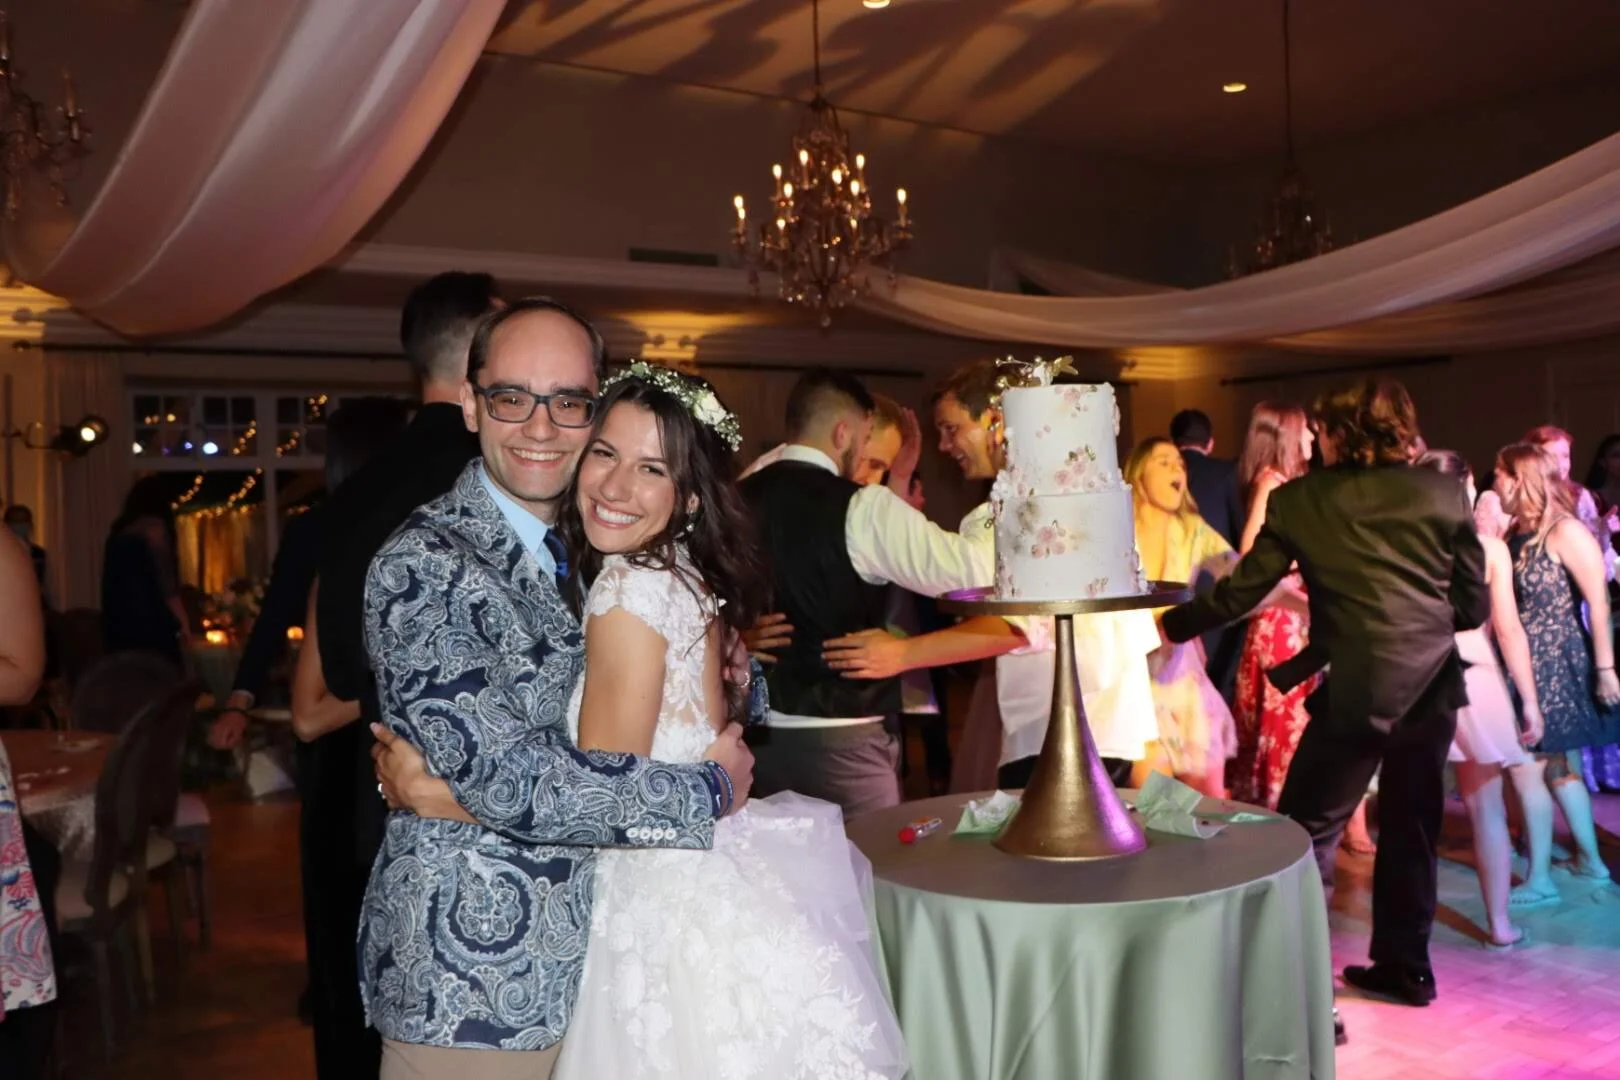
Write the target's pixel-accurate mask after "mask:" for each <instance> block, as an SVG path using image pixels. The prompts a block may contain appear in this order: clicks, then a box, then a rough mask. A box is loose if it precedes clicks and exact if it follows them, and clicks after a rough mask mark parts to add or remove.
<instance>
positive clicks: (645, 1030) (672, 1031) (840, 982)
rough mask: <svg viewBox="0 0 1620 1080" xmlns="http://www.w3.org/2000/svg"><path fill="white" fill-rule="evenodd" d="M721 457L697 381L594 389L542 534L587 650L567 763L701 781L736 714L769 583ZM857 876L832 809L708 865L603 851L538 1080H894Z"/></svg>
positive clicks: (673, 379) (731, 838) (748, 831)
mask: <svg viewBox="0 0 1620 1080" xmlns="http://www.w3.org/2000/svg"><path fill="white" fill-rule="evenodd" d="M740 441H741V439H740V434H739V431H738V427H737V420H736V417H734V416H733V415H732V414H731V413H729V412H727V411H726V409H725V408H724V406H722V405H721V404H720V402H719V399H718V398H717V397H716V396H715V394H714V391H713V390H712V389H711V388H710V387H709V384H708V383H707V382H706V381H704V380H702V379H698V378H694V377H689V376H685V375H682V374H680V373H678V372H676V371H674V370H672V369H670V368H665V367H660V366H657V365H653V364H646V363H642V362H637V363H635V364H633V365H631V367H630V369H629V372H628V373H626V374H624V375H621V376H619V377H617V378H616V379H610V380H609V381H608V383H607V384H606V385H605V386H604V393H603V396H602V399H601V402H600V404H599V405H598V407H597V412H596V423H595V427H594V430H593V432H592V436H591V440H590V442H589V443H588V444H587V445H586V449H585V453H584V456H583V457H582V459H581V461H580V466H579V471H578V473H577V475H576V476H575V479H574V484H573V488H572V489H571V490H570V492H569V494H568V496H567V497H565V499H564V500H563V507H562V509H561V513H560V515H559V521H558V522H557V528H558V529H559V530H560V532H561V534H562V536H563V538H564V539H565V540H566V541H567V545H568V550H569V554H570V560H569V565H570V577H569V580H568V582H567V584H566V587H565V595H570V596H572V597H574V598H575V600H576V602H577V603H578V608H577V611H576V614H578V616H579V618H580V619H581V621H582V623H583V628H584V631H585V674H584V676H583V678H582V679H581V680H580V682H579V683H578V684H577V685H576V686H575V688H574V691H573V696H572V700H571V702H570V705H569V710H568V722H569V732H570V734H571V735H572V736H573V738H574V740H575V741H576V742H577V743H578V745H579V746H580V747H581V748H582V749H587V750H606V751H615V752H622V753H631V754H639V755H643V756H650V757H652V758H656V759H660V760H663V761H669V762H694V761H699V760H702V758H703V755H704V751H705V750H706V749H707V747H708V746H709V744H710V743H711V742H712V741H713V740H714V738H715V736H716V735H717V734H718V733H719V731H720V730H721V729H723V728H724V727H725V726H726V724H727V723H729V722H730V721H731V720H732V719H741V718H742V716H743V715H744V713H745V712H746V710H747V705H748V701H747V696H748V695H747V693H746V690H745V688H744V687H741V686H738V685H736V684H733V683H729V682H728V681H727V679H726V676H725V664H724V659H725V654H726V650H725V648H724V639H725V635H726V633H727V631H728V629H735V630H741V629H743V628H746V627H747V626H749V625H751V624H752V622H753V619H754V618H755V616H756V615H757V614H758V613H759V612H760V611H762V610H764V604H765V602H766V600H767V597H766V595H765V593H766V589H767V584H766V582H767V578H766V576H765V572H764V568H763V565H762V562H761V558H760V555H759V552H758V549H757V547H756V545H755V543H754V541H753V539H752V537H753V535H754V530H753V526H752V522H751V521H750V519H749V516H748V511H747V509H746V507H745V506H744V504H743V503H742V501H741V498H740V497H739V496H738V494H737V491H736V488H735V486H734V482H733V479H732V478H733V475H734V471H735V465H734V463H733V460H732V455H733V453H734V452H735V450H736V448H737V446H738V445H739V443H740ZM587 584H588V589H587V588H586V586H587ZM857 862H859V863H860V865H861V866H862V868H863V872H864V867H865V863H864V860H862V859H861V856H860V855H859V853H858V852H856V851H855V849H854V848H853V846H852V845H851V844H850V843H849V841H848V840H847V839H846V838H845V836H844V828H843V819H842V814H841V812H840V810H839V808H838V807H836V806H834V805H832V804H830V803H825V802H821V801H818V800H814V799H808V798H805V797H803V796H799V795H794V794H791V793H784V794H780V795H775V796H772V797H771V798H769V799H765V800H756V801H752V802H749V803H747V804H746V805H745V806H744V807H743V808H742V809H741V810H740V811H739V812H737V813H734V814H732V815H730V816H728V817H725V818H723V819H721V820H720V821H719V822H717V823H716V826H715V834H714V846H713V848H712V849H711V850H708V851H691V850H673V849H671V850H662V849H651V848H647V849H618V850H603V851H601V852H600V853H599V854H598V856H597V861H596V867H597V869H596V878H595V884H594V892H595V898H594V902H593V907H592V915H591V929H590V941H589V946H588V948H587V951H586V959H585V970H584V976H583V978H582V980H581V984H580V989H579V996H578V999H577V1002H576V1004H575V1008H574V1010H573V1018H572V1020H571V1022H570V1023H569V1027H568V1031H567V1034H566V1035H565V1036H564V1039H563V1044H562V1051H561V1056H560V1058H559V1061H558V1064H557V1071H556V1073H555V1075H556V1076H557V1077H560V1078H562V1080H585V1078H591V1080H595V1078H598V1077H614V1078H616V1080H621V1078H622V1080H631V1078H636V1077H670V1078H682V1080H684V1078H691V1080H700V1078H701V1080H708V1078H711V1077H727V1078H738V1080H740V1078H759V1080H767V1078H768V1080H792V1078H801V1080H812V1078H814V1080H888V1078H895V1080H898V1078H899V1077H902V1076H903V1075H904V1074H905V1072H906V1070H907V1060H906V1054H905V1049H904V1044H903V1042H902V1040H901V1036H900V1031H899V1026H898V1024H897V1022H896V1020H895V1018H894V1015H893V1013H892V1012H891V1011H890V1009H889V1006H888V1003H887V1001H886V999H885V997H884V994H883V990H882V987H881V985H880V983H879V981H878V976H877V972H876V969H875V967H874V952H875V950H874V949H873V943H872V942H870V940H869V938H870V931H869V929H868V923H867V917H866V907H865V903H864V899H863V897H864V883H863V882H862V881H860V880H858V879H857V874H856V864H857Z"/></svg>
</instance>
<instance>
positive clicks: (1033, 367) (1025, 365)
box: [996, 356, 1080, 404]
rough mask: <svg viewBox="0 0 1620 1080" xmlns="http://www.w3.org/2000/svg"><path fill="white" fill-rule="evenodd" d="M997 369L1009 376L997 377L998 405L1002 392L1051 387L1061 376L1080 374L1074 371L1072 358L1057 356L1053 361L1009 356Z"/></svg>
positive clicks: (998, 362) (1002, 360)
mask: <svg viewBox="0 0 1620 1080" xmlns="http://www.w3.org/2000/svg"><path fill="white" fill-rule="evenodd" d="M996 367H998V368H1005V369H1007V371H1008V374H1005V375H998V376H997V377H996V391H997V394H996V398H997V404H1000V397H1001V394H1000V391H1002V390H1008V389H1012V388H1013V387H1027V386H1051V385H1052V384H1053V383H1055V382H1057V379H1058V376H1059V375H1075V376H1078V375H1079V374H1080V373H1079V372H1078V371H1076V370H1075V369H1074V357H1072V356H1057V357H1053V358H1052V359H1051V360H1043V359H1041V358H1040V357H1039V356H1037V357H1036V358H1035V359H1034V360H1020V359H1018V358H1017V357H1015V356H1008V357H1005V358H1002V359H999V360H997V361H996Z"/></svg>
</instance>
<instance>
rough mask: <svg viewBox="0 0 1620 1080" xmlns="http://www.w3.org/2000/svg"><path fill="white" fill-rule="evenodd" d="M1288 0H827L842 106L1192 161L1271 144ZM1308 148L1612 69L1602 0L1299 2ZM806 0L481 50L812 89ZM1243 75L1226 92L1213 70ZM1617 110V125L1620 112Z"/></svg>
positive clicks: (563, 28)
mask: <svg viewBox="0 0 1620 1080" xmlns="http://www.w3.org/2000/svg"><path fill="white" fill-rule="evenodd" d="M1281 11H1282V4H1281V0H892V2H891V3H890V5H889V7H888V8H886V9H884V10H879V11H869V10H867V9H866V8H864V7H863V6H862V5H861V3H860V0H823V2H822V5H821V29H822V43H823V47H822V68H823V74H824V80H825V83H826V88H827V93H828V96H829V97H830V98H831V99H832V101H833V103H834V104H836V105H838V106H840V107H841V108H847V109H855V110H860V111H863V112H870V113H876V114H880V115H885V116H893V117H898V118H902V119H907V120H913V121H918V122H922V123H926V124H933V125H942V126H946V127H951V128H957V129H961V130H966V131H973V132H982V133H986V134H1000V135H1016V136H1020V137H1024V138H1029V139H1035V140H1040V141H1043V142H1050V143H1054V144H1059V145H1064V146H1070V147H1075V148H1080V149H1086V150H1092V151H1099V152H1105V153H1115V154H1121V155H1128V156H1133V157H1141V158H1148V159H1153V160H1159V161H1166V162H1184V163H1189V164H1197V163H1210V162H1225V161H1233V160H1239V159H1243V158H1248V157H1253V156H1257V155H1262V154H1268V153H1274V152H1276V150H1277V149H1278V148H1279V146H1280V143H1281V138H1282V90H1281V84H1282V30H1281ZM1292 19H1293V37H1294V82H1295V116H1296V123H1297V128H1298V131H1299V134H1300V139H1301V141H1302V142H1304V143H1307V144H1308V143H1311V142H1317V141H1321V140H1323V139H1327V138H1332V137H1340V136H1346V135H1353V134H1358V133H1361V132H1364V131H1370V130H1374V129H1377V128H1381V127H1386V126H1390V125H1393V124H1399V123H1401V122H1402V121H1405V120H1411V119H1416V118H1418V117H1423V116H1430V115H1435V114H1441V113H1445V112H1447V111H1451V110H1456V109H1460V108H1465V107H1467V106H1469V105H1473V104H1479V103H1483V102H1488V101H1492V100H1496V99H1502V98H1509V97H1513V96H1515V95H1518V94H1522V93H1525V92H1527V91H1531V90H1534V89H1536V88H1538V87H1543V86H1548V85H1553V84H1556V83H1560V82H1567V81H1572V80H1576V79H1581V78H1585V77H1589V76H1592V75H1595V74H1597V73H1601V72H1604V71H1605V70H1609V71H1613V70H1617V69H1620V3H1615V2H1613V0H1539V2H1537V3H1535V4H1527V3H1525V2H1524V0H1296V2H1295V3H1294V7H1293V15H1292ZM810 40H811V33H810V5H809V3H808V2H807V0H513V2H512V4H511V7H510V9H509V10H508V13H507V16H506V19H505V20H504V23H503V26H502V29H501V30H500V32H499V33H498V34H497V35H496V36H495V38H494V40H493V41H492V42H491V44H490V49H491V51H494V52H498V53H505V54H512V55H522V56H530V57H533V58H536V59H539V60H544V61H549V62H555V63H564V64H571V65H578V66H582V67H589V68H596V69H602V70H608V71H617V72H626V73H630V74H637V75H648V76H656V77H659V78H664V79H669V80H672V81H675V82H680V83H687V84H692V85H699V86H708V87H719V88H724V89H731V90H737V91H742V92H746V93H753V94H765V95H772V96H788V97H794V98H805V97H808V95H809V91H810V86H811V83H812V78H811V74H810V71H811V59H810V55H811V54H810ZM1237 80H1240V81H1243V82H1246V83H1247V84H1248V85H1249V87H1250V89H1249V91H1248V92H1247V93H1243V94H1234V95H1228V94H1224V93H1222V92H1221V84H1222V83H1225V82H1228V81H1237ZM1617 119H1620V118H1617Z"/></svg>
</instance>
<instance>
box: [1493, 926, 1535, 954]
mask: <svg viewBox="0 0 1620 1080" xmlns="http://www.w3.org/2000/svg"><path fill="white" fill-rule="evenodd" d="M1529 942H1530V932H1529V931H1528V930H1525V929H1524V928H1522V927H1521V928H1520V929H1519V931H1518V933H1516V934H1514V935H1513V939H1512V940H1511V941H1497V940H1496V939H1495V938H1493V937H1488V938H1486V939H1485V948H1486V949H1487V950H1489V951H1490V952H1493V953H1508V952H1512V951H1513V950H1514V949H1516V948H1517V947H1519V946H1520V945H1527V944H1529Z"/></svg>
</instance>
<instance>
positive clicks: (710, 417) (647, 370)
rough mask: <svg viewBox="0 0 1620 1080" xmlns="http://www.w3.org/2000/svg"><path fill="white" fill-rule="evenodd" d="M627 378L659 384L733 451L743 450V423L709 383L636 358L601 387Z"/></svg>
mask: <svg viewBox="0 0 1620 1080" xmlns="http://www.w3.org/2000/svg"><path fill="white" fill-rule="evenodd" d="M625 379H640V380H641V381H642V382H645V383H649V384H651V385H652V386H656V387H657V388H658V389H660V390H662V391H663V392H664V393H666V394H668V395H669V396H670V397H672V398H674V399H675V400H676V401H679V402H680V403H681V404H682V405H684V406H685V407H686V411H687V412H689V413H691V414H692V418H693V419H695V420H696V421H697V422H698V423H700V424H702V425H703V426H704V427H707V428H709V429H710V430H711V431H713V432H714V433H715V434H716V435H718V436H720V438H721V439H722V440H723V441H724V442H725V444H726V445H727V446H729V447H731V450H732V452H733V453H735V452H737V451H738V450H741V449H742V425H741V424H739V423H737V417H736V415H735V414H734V413H732V412H730V411H728V410H727V409H726V407H725V406H724V405H722V404H720V399H719V398H717V397H715V395H714V391H713V390H711V389H709V388H708V387H707V386H704V385H703V384H701V383H699V382H697V381H696V380H694V379H690V378H688V377H687V376H685V375H682V374H681V373H680V372H678V371H676V370H675V369H674V368H670V367H665V366H664V365H662V364H649V363H647V361H645V360H636V361H633V362H632V363H631V364H630V366H629V367H627V368H625V369H624V370H623V371H616V372H614V373H613V374H612V375H609V376H608V377H607V378H606V379H605V380H603V382H602V389H603V390H604V391H606V390H607V388H608V387H610V386H612V385H613V384H614V383H619V382H623V381H624V380H625Z"/></svg>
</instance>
